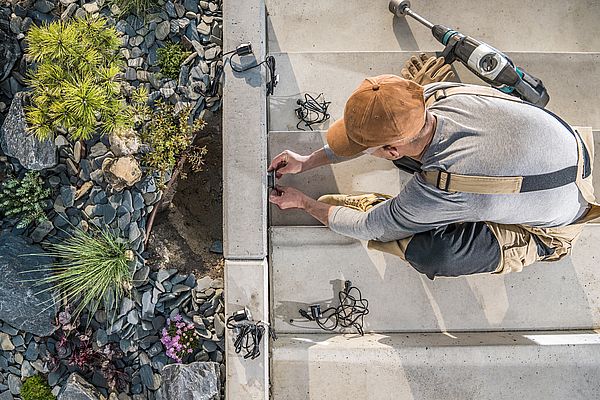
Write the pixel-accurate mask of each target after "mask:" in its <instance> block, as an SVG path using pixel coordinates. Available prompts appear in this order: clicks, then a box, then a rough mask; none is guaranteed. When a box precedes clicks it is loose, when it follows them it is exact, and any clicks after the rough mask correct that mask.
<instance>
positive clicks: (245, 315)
mask: <svg viewBox="0 0 600 400" xmlns="http://www.w3.org/2000/svg"><path fill="white" fill-rule="evenodd" d="M232 317H233V320H234V321H236V322H240V321H245V320H248V321H251V320H252V314H251V313H250V310H248V309H247V308H245V307H244V309H243V310H239V311H236V312H234V313H233V315H232Z"/></svg>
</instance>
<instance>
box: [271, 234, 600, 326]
mask: <svg viewBox="0 0 600 400" xmlns="http://www.w3.org/2000/svg"><path fill="white" fill-rule="evenodd" d="M270 237H271V241H270V244H271V249H270V252H269V253H270V254H271V258H270V265H271V272H270V279H271V284H270V287H271V317H272V321H273V322H274V324H275V329H276V330H277V331H278V332H281V333H298V334H300V333H311V332H312V333H315V332H318V331H319V330H318V328H316V325H315V324H314V322H308V321H306V320H304V319H303V318H302V317H301V316H300V314H299V313H298V310H299V309H306V308H307V307H308V306H309V305H311V304H321V306H322V308H323V307H326V306H329V305H332V304H333V305H336V304H337V293H338V292H339V290H340V289H341V288H342V285H343V281H344V280H351V281H352V283H353V284H354V285H355V286H356V287H358V288H359V289H360V290H361V291H362V294H363V296H364V297H365V298H366V299H368V300H369V308H370V313H369V315H367V316H366V318H365V329H366V331H374V332H440V331H442V332H443V331H490V330H493V331H506V330H544V329H549V330H553V329H593V328H597V327H600V268H599V267H598V261H599V260H600V248H599V247H598V245H597V244H598V238H599V237H600V225H590V226H588V227H586V228H585V230H584V232H583V233H582V235H581V237H580V239H579V240H578V242H577V243H576V245H575V248H574V251H573V255H572V256H570V257H566V258H565V259H563V260H561V261H559V262H555V263H538V264H536V265H533V266H529V267H527V268H526V269H525V270H524V271H523V272H521V273H515V274H508V275H502V276H498V275H494V276H490V275H488V274H485V275H476V276H469V277H461V278H438V279H435V280H434V281H430V280H429V279H427V278H426V277H425V276H423V275H421V274H419V273H418V272H416V271H415V270H414V269H413V268H412V267H410V266H409V265H408V264H406V263H404V262H403V261H401V260H400V259H399V258H397V257H395V256H391V255H388V254H384V253H381V252H378V251H373V250H367V249H366V243H363V242H359V241H356V240H354V239H350V238H346V237H343V236H340V235H337V234H335V233H333V232H332V231H330V230H329V229H327V228H324V227H272V228H271V232H270ZM334 299H335V300H334Z"/></svg>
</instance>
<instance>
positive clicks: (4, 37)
mask: <svg viewBox="0 0 600 400" xmlns="http://www.w3.org/2000/svg"><path fill="white" fill-rule="evenodd" d="M20 57H21V48H20V47H19V42H18V41H17V39H16V37H15V36H13V34H12V33H11V31H10V24H9V22H8V21H7V20H4V19H2V20H0V81H3V80H5V79H6V78H8V76H9V75H10V71H11V70H12V69H13V67H14V66H15V63H16V62H17V61H18V60H19V58H20Z"/></svg>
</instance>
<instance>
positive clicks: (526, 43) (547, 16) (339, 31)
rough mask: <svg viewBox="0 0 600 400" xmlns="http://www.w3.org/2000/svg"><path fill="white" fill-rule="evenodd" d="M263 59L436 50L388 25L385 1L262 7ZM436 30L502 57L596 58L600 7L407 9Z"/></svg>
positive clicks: (413, 29)
mask: <svg viewBox="0 0 600 400" xmlns="http://www.w3.org/2000/svg"><path fill="white" fill-rule="evenodd" d="M266 5H267V12H268V18H267V24H268V47H269V51H271V52H275V51H289V52H297V51H396V50H407V51H414V50H428V51H436V50H441V49H442V45H441V44H440V43H438V42H437V41H435V39H433V36H432V35H431V32H430V31H429V30H428V29H427V28H425V27H424V26H422V25H420V24H419V23H417V22H416V21H414V20H413V19H411V18H408V19H405V18H404V17H403V18H394V17H393V15H392V14H391V13H390V12H389V11H388V0H377V1H369V2H365V1H364V0H328V1H319V2H317V1H313V0H267V1H266ZM412 8H413V10H414V11H415V12H417V13H419V14H421V15H422V16H423V17H425V18H427V19H429V20H430V21H432V22H433V23H435V24H443V25H446V26H449V27H452V28H454V29H456V30H458V31H460V32H462V33H463V34H466V35H472V36H473V37H474V38H476V39H478V40H481V41H484V42H487V43H488V44H490V45H491V46H493V47H496V48H498V49H500V50H502V51H504V52H507V51H540V52H543V51H554V52H572V51H598V49H600V37H599V36H598V35H597V32H598V28H597V21H598V16H599V15H600V2H598V1H597V0H571V1H569V2H563V3H557V2H551V3H549V2H547V1H544V0H531V1H527V2H522V1H519V0H504V1H501V2H489V1H464V0H463V1H458V2H452V3H449V2H446V3H441V2H439V1H431V0H429V1H418V0H414V1H412Z"/></svg>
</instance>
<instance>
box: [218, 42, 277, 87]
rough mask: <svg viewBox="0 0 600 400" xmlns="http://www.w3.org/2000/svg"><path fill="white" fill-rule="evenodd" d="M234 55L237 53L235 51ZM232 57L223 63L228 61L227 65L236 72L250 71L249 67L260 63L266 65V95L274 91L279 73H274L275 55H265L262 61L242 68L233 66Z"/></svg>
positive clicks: (256, 66)
mask: <svg viewBox="0 0 600 400" xmlns="http://www.w3.org/2000/svg"><path fill="white" fill-rule="evenodd" d="M235 55H237V53H236V54H235ZM232 57H233V56H231V57H228V58H227V59H226V60H225V62H224V64H225V65H227V63H229V66H230V67H231V69H232V70H234V71H235V72H237V73H242V72H246V71H250V70H251V69H254V68H258V67H260V66H262V65H266V66H267V75H268V76H267V96H270V95H272V94H273V93H274V91H275V87H276V86H277V84H278V83H279V75H277V73H276V63H275V57H273V56H267V57H266V58H265V59H264V61H261V62H259V63H258V64H253V65H250V66H248V67H244V68H236V67H235V66H234V64H232V63H231V58H232Z"/></svg>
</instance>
